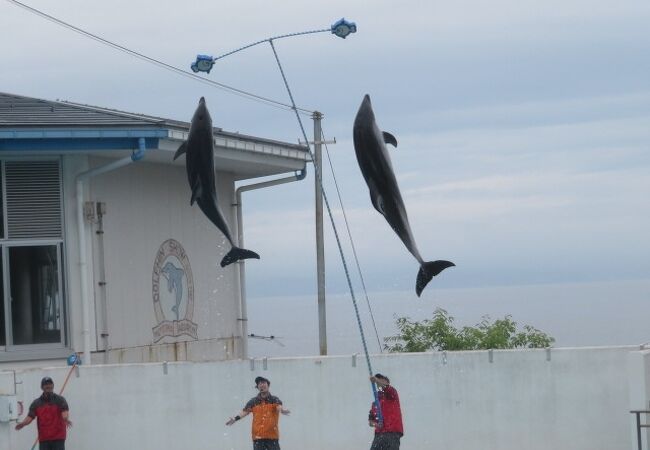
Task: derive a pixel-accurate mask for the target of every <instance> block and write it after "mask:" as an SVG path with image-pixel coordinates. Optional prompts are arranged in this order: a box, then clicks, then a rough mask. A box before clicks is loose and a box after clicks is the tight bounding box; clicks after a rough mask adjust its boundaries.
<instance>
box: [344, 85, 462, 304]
mask: <svg viewBox="0 0 650 450" xmlns="http://www.w3.org/2000/svg"><path fill="white" fill-rule="evenodd" d="M353 137H354V150H355V153H356V155H357V161H358V162H359V167H360V168H361V173H362V174H363V178H365V180H366V184H367V185H368V189H370V200H371V201H372V205H373V206H374V207H375V209H376V210H377V211H379V213H380V214H382V215H383V216H384V218H385V219H386V221H387V222H388V224H389V225H390V226H391V228H392V229H393V231H395V233H396V234H397V236H399V238H400V239H401V240H402V242H403V243H404V245H405V246H406V248H407V249H408V251H409V252H411V254H412V255H413V256H415V259H417V260H418V262H419V263H420V270H419V271H418V276H417V279H416V282H415V293H416V294H417V295H418V297H419V296H420V294H421V293H422V290H423V289H424V288H425V286H426V285H427V283H429V281H431V278H433V277H434V276H436V275H438V274H439V273H440V272H442V271H443V270H445V269H446V268H447V267H451V266H455V264H454V263H452V262H450V261H444V260H439V261H424V260H423V259H422V257H421V256H420V252H419V251H418V249H417V246H416V245H415V239H413V233H411V227H410V226H409V221H408V217H407V215H406V208H405V207H404V201H403V200H402V195H401V194H400V191H399V187H398V186H397V180H396V179H395V173H394V172H393V166H392V164H391V162H390V156H389V155H388V150H387V149H386V144H392V145H393V146H395V147H397V139H395V136H393V135H392V134H390V133H387V132H385V131H383V132H382V131H380V130H379V127H378V126H377V123H376V122H375V113H374V112H373V111H372V104H371V103H370V96H369V95H367V94H366V96H365V97H364V98H363V102H361V106H360V107H359V111H358V112H357V117H356V118H355V119H354V130H353Z"/></svg>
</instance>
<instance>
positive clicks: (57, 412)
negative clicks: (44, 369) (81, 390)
mask: <svg viewBox="0 0 650 450" xmlns="http://www.w3.org/2000/svg"><path fill="white" fill-rule="evenodd" d="M41 390H42V391H43V394H41V396H40V397H38V398H37V399H36V400H34V401H33V402H32V404H31V406H30V407H29V412H28V413H27V417H25V419H24V420H23V421H22V422H19V423H18V424H17V425H16V430H21V429H22V428H24V427H25V426H27V425H29V424H30V423H32V421H33V420H34V419H37V422H36V424H37V427H38V441H39V449H40V450H65V438H66V428H69V427H71V426H72V422H70V419H69V418H68V402H66V401H65V398H63V397H62V396H60V395H58V394H55V393H54V381H52V378H50V377H44V378H43V379H42V380H41Z"/></svg>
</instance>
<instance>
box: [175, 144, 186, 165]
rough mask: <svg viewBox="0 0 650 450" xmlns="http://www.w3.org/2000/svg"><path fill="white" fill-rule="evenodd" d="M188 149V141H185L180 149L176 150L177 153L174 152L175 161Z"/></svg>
mask: <svg viewBox="0 0 650 450" xmlns="http://www.w3.org/2000/svg"><path fill="white" fill-rule="evenodd" d="M186 151H187V141H185V142H183V143H182V144H181V146H180V147H178V150H176V153H175V154H174V161H176V158H178V157H179V156H181V155H182V154H183V153H185V152H186Z"/></svg>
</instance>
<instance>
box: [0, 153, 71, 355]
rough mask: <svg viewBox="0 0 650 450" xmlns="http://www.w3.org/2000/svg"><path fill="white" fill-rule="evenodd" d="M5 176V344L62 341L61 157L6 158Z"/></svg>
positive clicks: (1, 228)
mask: <svg viewBox="0 0 650 450" xmlns="http://www.w3.org/2000/svg"><path fill="white" fill-rule="evenodd" d="M0 178H1V181H2V183H0V185H1V186H2V189H1V192H0V202H1V208H0V211H1V212H0V215H1V219H2V220H1V222H2V223H1V224H0V255H1V258H0V296H1V299H2V302H0V306H1V307H0V347H4V348H5V349H8V348H13V347H15V348H28V347H26V346H39V345H40V346H43V345H57V346H62V345H63V344H64V343H65V314H64V312H65V308H64V307H65V302H64V295H63V293H64V289H63V287H64V283H63V270H62V268H63V264H62V262H63V220H62V192H61V167H60V162H59V160H46V161H32V160H5V161H1V164H0ZM29 348H31V347H29Z"/></svg>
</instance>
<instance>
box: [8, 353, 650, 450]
mask: <svg viewBox="0 0 650 450" xmlns="http://www.w3.org/2000/svg"><path fill="white" fill-rule="evenodd" d="M647 353H648V352H644V351H638V347H616V348H580V349H553V350H551V351H550V352H547V351H545V350H523V351H510V350H505V351H494V352H487V351H481V352H450V353H424V354H389V355H375V356H373V357H372V364H373V369H374V370H375V371H378V372H382V373H384V374H386V375H388V376H389V377H390V378H391V381H392V384H393V385H394V386H395V387H396V388H397V389H398V391H399V393H400V397H401V402H402V409H403V416H404V424H405V436H404V438H403V439H402V444H403V448H408V449H416V450H429V449H433V448H441V449H442V448H444V449H446V450H467V449H477V448H480V449H483V450H510V449H512V450H522V449H525V450H538V449H539V450H542V449H544V450H548V449H553V450H564V449H566V450H581V449H584V450H587V449H588V450H612V449H625V450H628V449H629V450H631V449H636V437H635V436H636V434H635V429H634V427H633V426H632V423H633V417H632V415H631V414H630V413H629V410H630V409H632V408H633V407H643V406H644V405H648V400H649V399H648V395H649V394H648V392H649V389H648V387H649V386H650V382H649V378H648V370H649V367H650V364H649V357H648V354H647ZM67 372H68V368H53V369H39V370H36V369H30V370H23V371H17V372H16V379H17V380H18V381H19V382H22V384H18V385H17V386H18V390H17V395H18V397H19V398H18V400H20V401H24V402H25V408H27V407H28V406H29V403H30V401H31V400H32V399H34V398H36V397H37V396H38V395H39V393H40V388H39V381H40V379H41V377H42V376H44V375H50V376H52V377H53V378H54V380H55V383H56V384H57V386H55V388H57V390H58V388H60V386H61V384H62V382H63V380H64V379H65V376H66V373H67ZM257 375H263V376H265V377H267V378H269V379H270V380H271V383H272V384H271V392H272V393H273V394H275V395H277V396H279V397H280V398H281V399H282V400H283V402H284V404H285V407H286V408H288V409H290V410H291V415H290V416H288V417H287V416H282V417H281V419H280V430H281V438H280V440H281V444H282V448H283V449H284V450H291V449H307V448H308V449H313V450H319V449H332V448H337V449H350V450H352V449H362V448H369V445H370V441H371V439H372V429H371V428H369V427H368V425H367V413H368V409H369V406H370V402H371V400H372V393H371V388H370V384H369V382H368V370H367V367H366V362H365V358H364V357H363V355H359V356H357V357H356V358H354V357H352V356H345V357H343V356H341V357H325V358H319V357H310V358H287V359H269V360H267V361H266V362H264V361H263V360H255V361H254V362H252V363H251V361H223V362H202V363H186V362H179V363H169V364H167V365H166V369H165V365H164V364H162V363H155V364H132V365H109V366H92V367H81V368H79V372H78V376H77V375H76V374H73V375H72V377H71V379H70V382H69V384H68V386H67V388H66V391H65V393H64V395H65V397H66V398H67V399H68V402H69V404H70V409H71V412H70V417H71V419H72V420H73V422H74V427H73V429H72V430H71V431H70V432H69V436H68V443H67V448H69V449H94V450H102V449H107V450H108V449H114V448H133V449H136V448H137V449H139V450H145V449H151V450H154V449H156V450H158V449H178V448H181V449H187V450H201V449H206V450H207V449H215V448H218V449H249V448H251V442H250V417H246V418H244V419H243V420H242V421H241V422H237V423H236V424H235V425H234V426H232V427H226V426H225V425H224V423H225V422H226V420H228V417H230V416H233V415H235V414H236V413H237V412H238V411H239V410H241V409H242V407H243V406H244V404H245V403H246V401H247V400H248V399H249V398H251V397H253V396H254V395H255V394H256V391H255V390H254V389H253V379H254V378H255V376H257ZM13 380H14V373H13V372H11V371H10V372H0V389H3V390H7V389H9V387H13V385H14V381H13ZM3 393H4V394H11V393H12V392H0V394H3ZM13 425H14V424H13V423H12V424H6V423H0V448H2V449H7V450H24V449H28V448H30V447H31V444H32V442H33V439H34V437H35V433H36V429H35V426H34V425H30V426H29V427H28V428H26V429H24V430H22V431H20V432H16V431H14V430H13ZM6 442H8V443H9V445H8V446H7V445H5V444H4V443H6Z"/></svg>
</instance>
